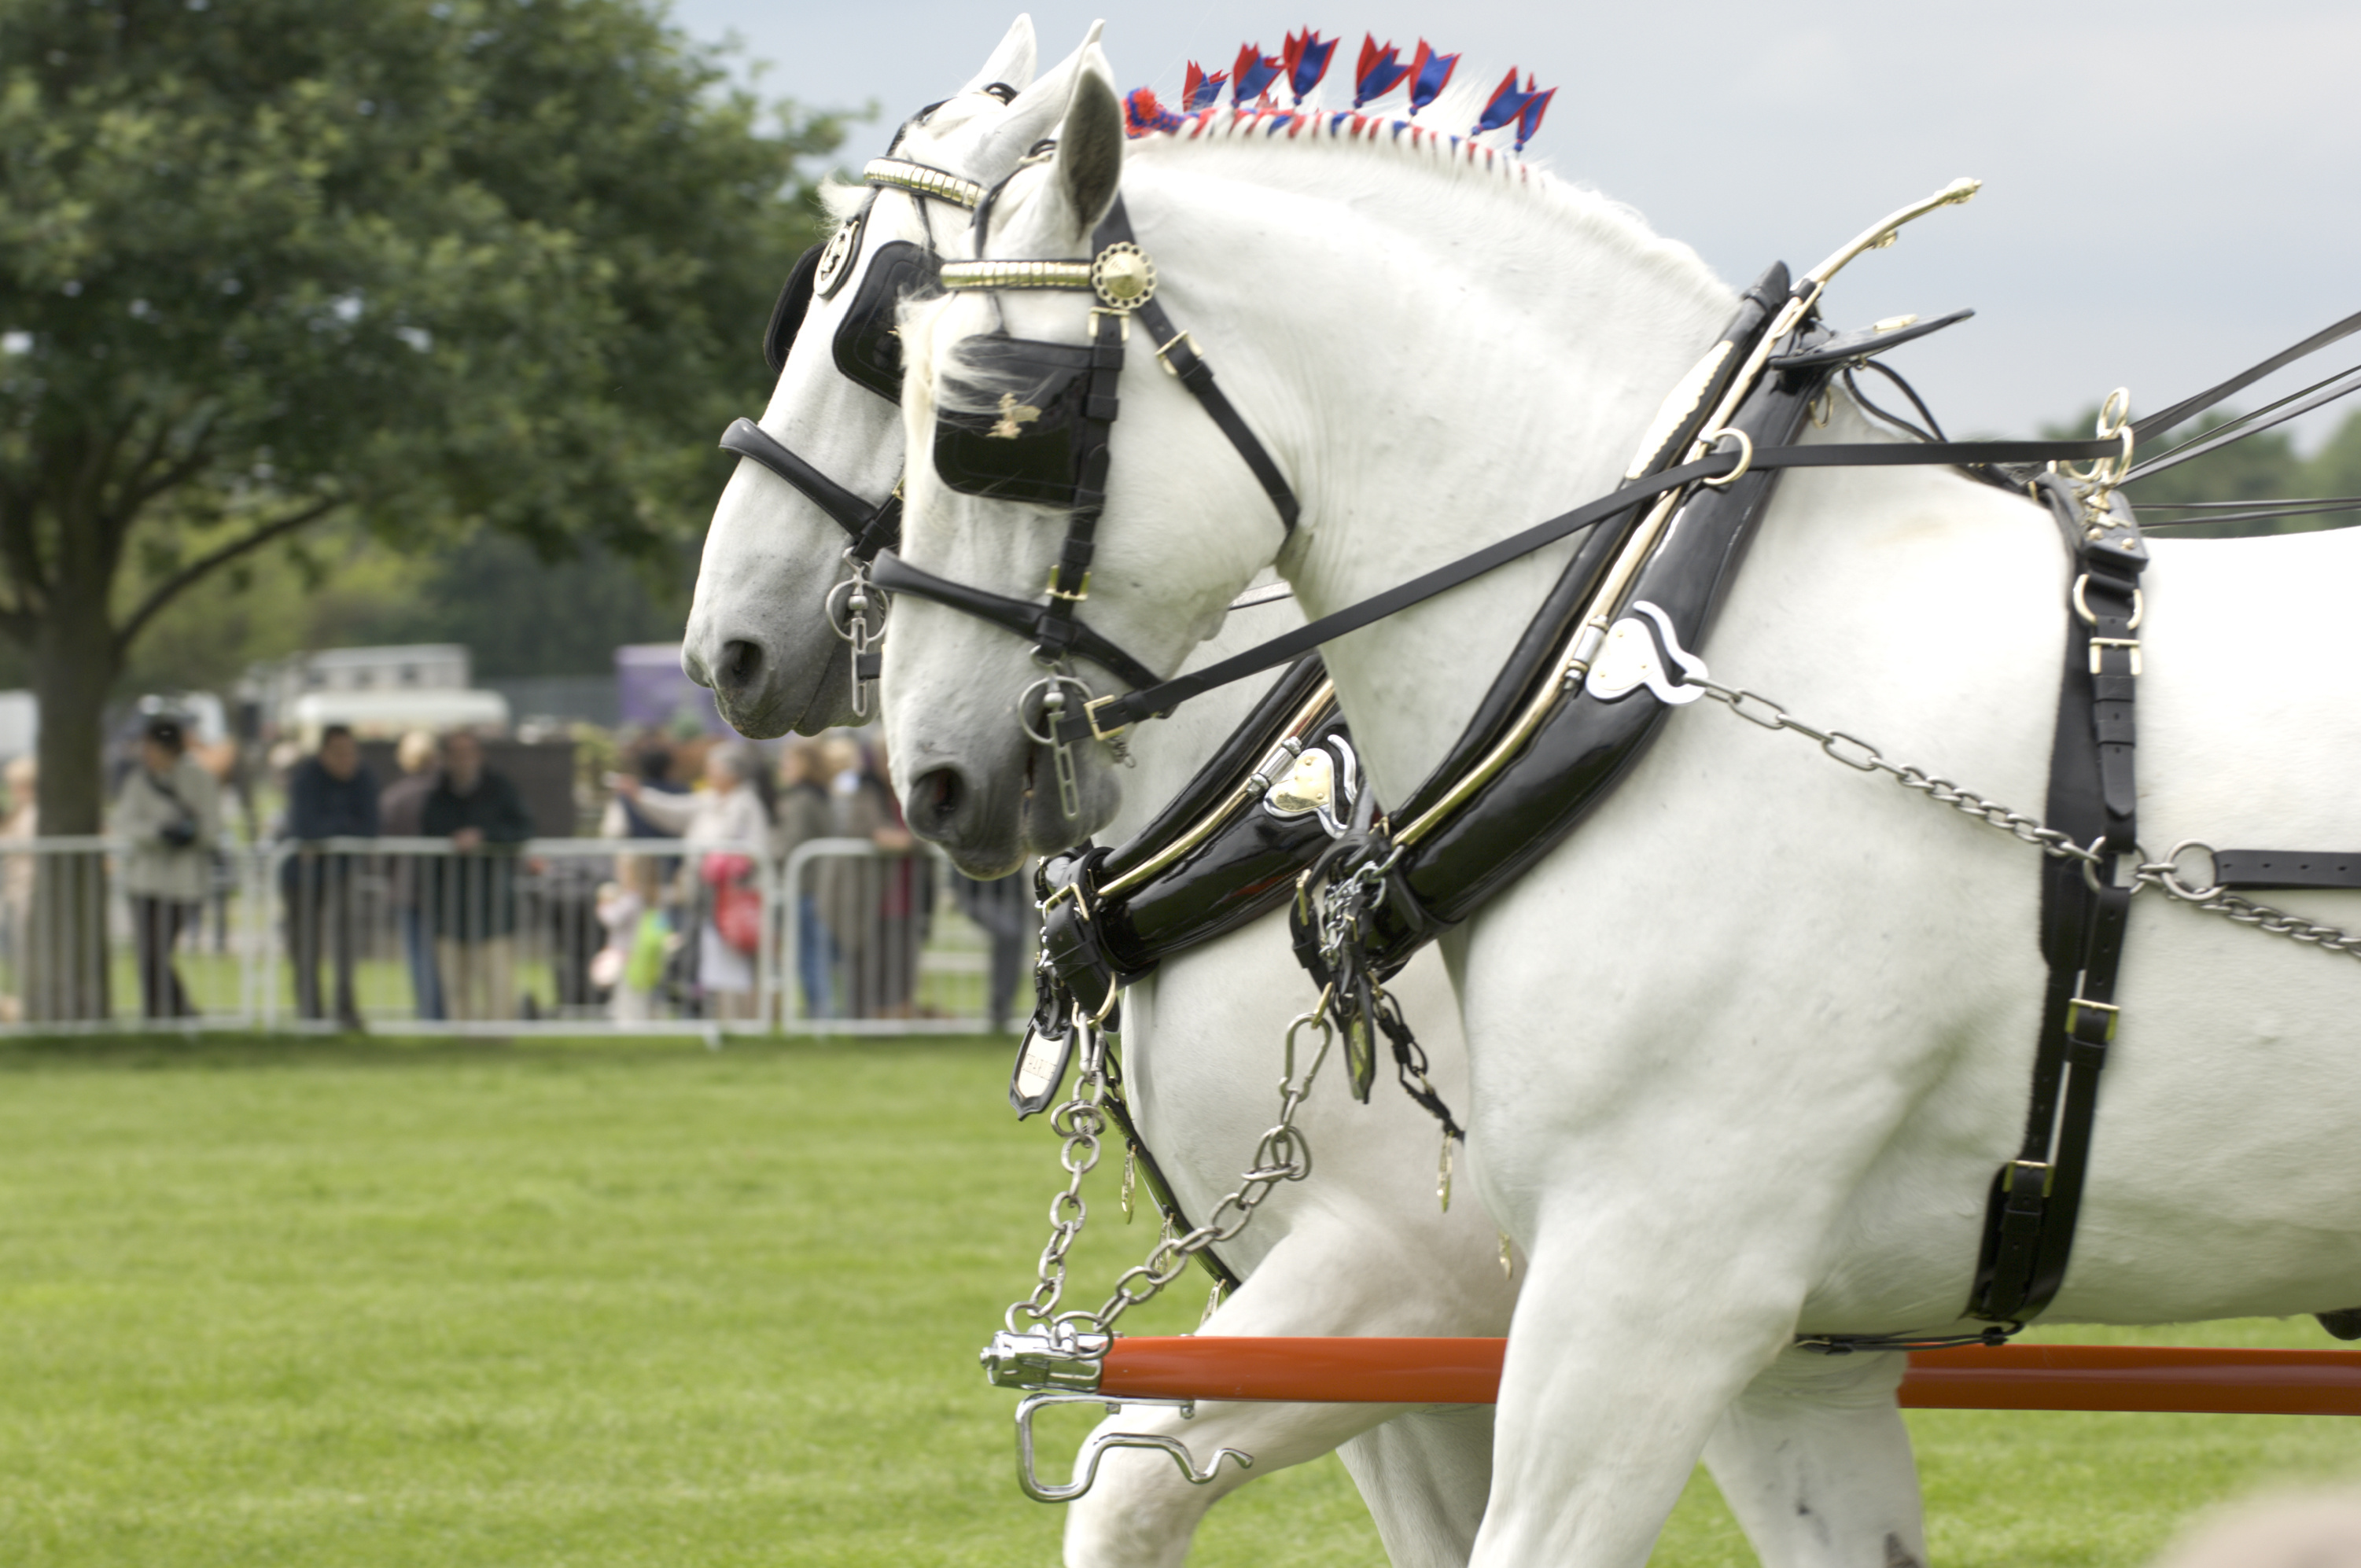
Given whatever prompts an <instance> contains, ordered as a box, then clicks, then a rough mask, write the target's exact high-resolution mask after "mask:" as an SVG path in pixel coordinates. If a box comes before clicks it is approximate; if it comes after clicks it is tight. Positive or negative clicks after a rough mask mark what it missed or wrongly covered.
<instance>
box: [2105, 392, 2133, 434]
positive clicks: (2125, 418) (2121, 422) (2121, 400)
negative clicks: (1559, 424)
mask: <svg viewBox="0 0 2361 1568" xmlns="http://www.w3.org/2000/svg"><path fill="white" fill-rule="evenodd" d="M2131 422H2132V389H2130V388H2129V387H2117V388H2116V389H2114V391H2112V392H2109V393H2108V394H2107V400H2106V401H2105V402H2103V403H2101V404H2100V405H2099V424H2098V431H2097V434H2098V436H2099V438H2100V439H2101V440H2104V439H2106V438H2107V437H2108V436H2110V435H2113V434H2114V433H2116V432H2118V431H2123V430H2128V429H2129V428H2131Z"/></svg>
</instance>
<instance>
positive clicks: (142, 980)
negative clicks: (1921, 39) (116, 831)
mask: <svg viewBox="0 0 2361 1568" xmlns="http://www.w3.org/2000/svg"><path fill="white" fill-rule="evenodd" d="M246 865H247V857H246V856H245V855H244V854H243V852H241V851H238V850H201V849H190V850H163V849H160V848H155V847H150V848H147V849H142V848H140V847H137V846H134V845H131V844H128V843H126V842H125V841H123V840H121V839H111V838H103V837H96V836H92V837H80V838H65V837H59V838H48V839H0V1029H5V1030H7V1031H9V1032H13V1033H18V1034H45V1035H46V1034H77V1033H91V1032H102V1031H103V1032H107V1033H119V1032H124V1031H128V1030H144V1029H164V1030H170V1031H174V1032H182V1031H187V1030H192V1029H200V1028H230V1029H246V1028H251V1027H252V1026H253V1023H254V1000H255V993H254V985H253V971H254V966H253V956H254V947H255V933H256V926H255V921H256V917H257V913H258V912H257V910H256V908H255V904H254V900H253V899H252V897H251V896H250V894H251V891H252V890H251V887H250V879H249V878H248V877H247V875H246V874H245V871H246Z"/></svg>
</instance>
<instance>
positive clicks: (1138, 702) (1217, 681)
mask: <svg viewBox="0 0 2361 1568" xmlns="http://www.w3.org/2000/svg"><path fill="white" fill-rule="evenodd" d="M2122 450H2123V444H2122V443H2121V442H2120V441H1949V442H1919V443H1891V444H1889V443H1878V444H1857V445H1856V444H1842V445H1831V446H1764V447H1757V448H1756V449H1755V450H1754V452H1753V454H1752V459H1751V464H1752V467H1754V468H1761V469H1771V468H1836V467H1857V466H1871V467H1904V466H1926V465H1932V466H1949V465H1956V464H1967V463H2043V462H2048V461H2050V460H2052V459H2054V458H2088V457H2107V456H2113V455H2115V454H2116V453H2119V452H2121V451H2122ZM1749 461H1750V460H1749V459H1748V458H1747V457H1746V456H1745V455H1742V454H1740V453H1735V452H1729V451H1719V452H1715V453H1713V454H1711V455H1708V456H1705V457H1701V458H1699V459H1698V460H1697V461H1696V462H1694V463H1683V464H1681V465H1679V466H1676V467H1672V468H1666V469H1664V470H1663V471H1662V472H1660V473H1656V474H1652V475H1650V476H1648V477H1646V478H1644V479H1641V480H1637V481H1635V482H1633V483H1632V484H1631V485H1629V486H1627V487H1626V488H1622V489H1620V490H1616V491H1614V492H1612V493H1611V494H1609V495H1604V496H1601V497H1599V498H1598V499H1597V500H1594V501H1590V502H1587V503H1586V504H1585V505H1582V506H1578V507H1576V508H1575V509H1574V510H1572V511H1569V512H1561V513H1560V514H1559V515H1557V516H1556V517H1554V518H1552V519H1550V520H1549V521H1547V522H1543V523H1536V524H1535V525H1534V526H1532V528H1529V529H1526V530H1525V531H1524V532H1521V533H1512V534H1510V536H1509V537H1508V538H1506V539H1503V540H1501V541H1499V543H1495V544H1490V545H1487V546H1486V547H1485V548H1483V549H1481V550H1478V551H1476V552H1475V553H1474V554H1467V555H1463V556H1461V557H1460V558H1459V559H1458V560H1456V561H1454V562H1451V563H1450V564H1449V565H1443V566H1438V567H1436V568H1435V569H1434V570H1433V571H1432V572H1429V573H1426V574H1425V575H1424V576H1418V577H1413V578H1411V580H1410V581H1409V582H1407V583H1403V584H1400V585H1399V586H1397V587H1391V588H1388V589H1387V590H1386V591H1385V592H1383V593H1381V594H1378V595H1376V596H1374V597H1372V598H1366V599H1363V600H1361V601H1360V602H1359V603H1358V604H1355V605H1348V606H1346V607H1345V609H1340V610H1338V611H1336V612H1335V613H1334V615H1326V616H1323V617H1321V618H1320V619H1319V620H1315V621H1312V623H1311V624H1310V625H1308V626H1303V627H1300V628H1298V629H1297V630H1293V631H1290V632H1288V633H1287V634H1285V635H1284V636H1280V637H1275V638H1273V639H1271V640H1270V641H1268V642H1262V643H1257V645H1256V646H1254V647H1252V648H1249V649H1247V650H1246V652H1243V653H1239V654H1237V655H1235V656H1234V657H1232V658H1228V659H1224V660H1222V661H1221V662H1220V663H1214V664H1209V665H1207V666H1206V667H1205V668H1203V669H1202V670H1197V671H1193V672H1191V673H1190V674H1185V675H1176V676H1174V677H1173V678H1172V679H1170V680H1169V681H1165V682H1163V683H1161V684H1160V685H1159V684H1157V683H1154V682H1148V683H1138V682H1135V683H1134V685H1136V686H1138V687H1140V688H1141V689H1136V690H1134V691H1132V692H1131V693H1130V694H1128V695H1127V696H1120V697H1116V698H1114V699H1112V700H1111V701H1107V702H1103V703H1099V704H1097V705H1095V706H1094V707H1093V708H1092V709H1091V710H1090V711H1089V712H1086V713H1083V714H1079V715H1073V716H1070V717H1068V718H1063V719H1061V720H1060V721H1059V724H1058V730H1057V733H1058V738H1059V739H1060V740H1066V741H1069V742H1072V741H1081V740H1091V739H1092V738H1093V732H1094V731H1095V733H1097V734H1101V735H1104V734H1108V733H1111V732H1113V731H1115V730H1116V729H1121V728H1123V727H1124V726H1125V725H1126V724H1136V723H1137V722H1138V721H1139V720H1141V719H1143V718H1148V716H1150V715H1151V714H1159V713H1169V712H1170V711H1171V710H1172V709H1173V708H1175V707H1179V706H1180V704H1182V703H1184V702H1187V701H1189V700H1190V699H1191V697H1197V696H1203V695H1204V694H1205V693H1207V692H1209V691H1213V690H1214V689H1215V688H1217V687H1220V686H1224V685H1229V684H1230V683H1231V682H1232V681H1241V680H1244V679H1246V677H1247V676H1248V675H1252V674H1259V673H1260V672H1262V671H1264V670H1268V669H1270V668H1272V667H1273V666H1275V665H1278V664H1283V663H1287V662H1288V661H1290V660H1291V659H1294V658H1297V657H1299V656H1300V655H1301V654H1304V653H1309V652H1312V651H1313V650H1314V649H1316V648H1318V647H1319V646H1320V645H1321V644H1322V643H1323V642H1328V641H1334V639H1336V638H1338V637H1342V636H1344V635H1345V633H1346V632H1348V631H1356V630H1359V629H1360V628H1362V627H1364V626H1367V625H1370V624H1372V623H1373V622H1376V621H1379V620H1384V619H1385V618H1386V617H1388V616H1389V615H1396V614H1399V613H1400V612H1401V611H1402V610H1405V609H1409V608H1410V607H1411V606H1412V605H1414V604H1421V603H1423V602H1424V601H1426V600H1427V599H1431V598H1434V597H1435V596H1436V595H1437V594H1440V593H1444V592H1446V591H1447V590H1449V589H1452V588H1455V587H1459V585H1461V584H1462V583H1466V582H1469V581H1472V580H1473V579H1475V578H1477V577H1480V576H1483V575H1484V574H1485V573H1487V572H1489V571H1492V570H1494V569H1496V568H1498V567H1500V566H1505V565H1508V564H1509V563H1510V562H1511V561H1514V560H1518V559H1520V558H1521V557H1523V556H1526V555H1530V554H1532V553H1533V552H1534V551H1536V550H1539V549H1541V548H1542V547H1543V545H1545V544H1550V543H1554V542H1556V541H1557V540H1560V539H1563V538H1565V536H1566V535H1568V534H1570V533H1574V532H1579V531H1580V530H1582V529H1586V528H1588V527H1590V526H1591V525H1593V524H1594V523H1598V522H1601V521H1605V520H1607V519H1608V518H1610V517H1614V516H1616V515H1618V514H1620V513H1621V512H1624V511H1628V510H1631V508H1632V507H1634V506H1636V505H1638V504H1639V503H1640V502H1642V501H1644V500H1647V499H1651V498H1653V497H1655V496H1660V495H1662V494H1664V492H1665V491H1666V490H1677V489H1679V488H1682V487H1684V486H1686V485H1689V484H1693V483H1695V482H1697V481H1698V480H1700V479H1713V478H1719V477H1722V476H1723V475H1726V474H1730V473H1733V472H1735V471H1736V470H1737V469H1738V468H1740V467H1741V466H1744V465H1746V464H1747V463H1748V462H1749ZM879 581H881V582H883V581H884V578H882V577H881V578H879ZM1110 667H1112V666H1110ZM1125 678H1126V680H1129V679H1131V677H1129V676H1126V677H1125Z"/></svg>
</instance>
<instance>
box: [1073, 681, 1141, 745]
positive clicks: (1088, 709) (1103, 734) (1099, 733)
mask: <svg viewBox="0 0 2361 1568" xmlns="http://www.w3.org/2000/svg"><path fill="white" fill-rule="evenodd" d="M1122 695H1123V694H1122V693H1120V692H1110V693H1108V694H1107V695H1106V696H1102V697H1093V699H1091V700H1090V701H1089V702H1086V703H1084V704H1082V717H1083V718H1086V719H1088V720H1089V721H1090V726H1091V739H1092V740H1114V739H1115V737H1117V736H1119V735H1121V734H1122V733H1123V732H1124V731H1125V730H1126V729H1130V728H1131V726H1130V725H1128V724H1118V725H1116V726H1115V728H1114V729H1100V728H1099V709H1100V708H1103V707H1105V706H1106V705H1107V704H1109V703H1111V702H1113V701H1115V698H1116V697H1118V696H1122Z"/></svg>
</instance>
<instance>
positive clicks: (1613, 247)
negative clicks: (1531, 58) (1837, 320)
mask: <svg viewBox="0 0 2361 1568" xmlns="http://www.w3.org/2000/svg"><path fill="white" fill-rule="evenodd" d="M1457 96H1458V94H1457V93H1452V92H1447V93H1445V95H1444V97H1443V98H1441V99H1439V100H1437V102H1436V103H1435V104H1433V106H1431V107H1430V108H1429V109H1428V110H1427V112H1426V114H1427V117H1428V118H1430V119H1433V120H1439V121H1441V122H1442V123H1444V124H1460V123H1465V121H1464V119H1463V117H1462V116H1461V115H1457V114H1455V113H1454V111H1456V110H1459V109H1461V108H1462V106H1463V104H1462V103H1460V102H1455V101H1454V100H1455V98H1457ZM1167 122H1168V123H1167V125H1166V126H1164V127H1160V128H1155V129H1149V130H1146V131H1143V132H1139V133H1137V134H1135V135H1134V136H1133V137H1132V138H1131V141H1130V144H1129V146H1128V147H1127V148H1126V156H1128V157H1133V158H1138V159H1141V160H1142V161H1143V162H1148V161H1154V162H1159V163H1161V162H1164V161H1165V160H1167V159H1171V160H1173V161H1174V162H1176V163H1177V162H1179V161H1180V160H1183V159H1189V158H1190V157H1191V155H1192V154H1197V153H1200V152H1211V151H1214V150H1215V149H1222V150H1224V151H1228V152H1231V153H1234V154H1235V155H1238V156H1239V157H1240V159H1241V160H1242V162H1243V163H1245V164H1246V165H1248V166H1250V168H1251V172H1252V173H1253V175H1255V176H1256V177H1257V178H1260V179H1264V180H1268V181H1271V182H1273V183H1277V184H1280V185H1282V186H1293V185H1295V184H1297V183H1299V182H1301V181H1316V183H1315V184H1310V185H1308V186H1307V188H1306V193H1307V194H1319V195H1322V196H1326V197H1332V198H1334V197H1345V198H1349V199H1354V200H1355V201H1356V204H1361V203H1367V210H1379V211H1381V210H1383V209H1384V208H1385V207H1386V206H1388V205H1393V206H1399V207H1401V208H1402V209H1403V214H1402V216H1403V220H1404V222H1405V223H1406V224H1411V225H1416V226H1418V227H1422V228H1428V227H1432V226H1433V225H1434V224H1435V222H1436V220H1437V217H1438V214H1436V213H1435V212H1433V211H1432V210H1428V209H1420V210H1416V211H1412V210H1411V206H1410V203H1406V202H1404V201H1403V196H1404V192H1403V191H1402V189H1401V183H1400V178H1399V173H1398V172H1397V171H1415V172H1417V173H1420V174H1423V175H1426V176H1429V177H1432V178H1433V179H1436V180H1440V181H1443V182H1444V190H1445V191H1447V192H1449V195H1448V197H1446V204H1447V205H1448V206H1450V207H1452V208H1455V209H1458V208H1465V209H1467V210H1466V211H1454V212H1451V213H1450V214H1447V215H1445V216H1444V221H1458V220H1463V219H1467V220H1472V219H1479V218H1481V217H1483V216H1485V215H1487V212H1486V210H1487V209H1489V210H1490V214H1491V215H1493V218H1494V221H1495V222H1497V221H1498V216H1497V213H1498V205H1499V203H1501V202H1503V201H1504V200H1505V201H1509V202H1513V203H1518V204H1520V205H1521V206H1523V207H1524V208H1525V210H1526V211H1527V213H1528V214H1531V216H1530V217H1528V218H1527V219H1526V220H1525V221H1524V222H1523V223H1520V224H1516V225H1514V226H1513V228H1512V229H1511V230H1510V232H1511V233H1514V232H1516V231H1517V230H1521V229H1526V228H1530V227H1532V226H1533V225H1532V219H1533V218H1538V219H1539V220H1540V225H1541V226H1542V227H1543V229H1545V230H1555V231H1558V232H1559V233H1564V232H1565V231H1567V230H1571V231H1573V233H1574V235H1575V236H1578V237H1580V238H1582V239H1584V240H1586V241H1587V242H1589V243H1590V244H1593V245H1597V246H1599V247H1603V248H1604V249H1606V250H1608V251H1609V252H1612V253H1618V254H1620V255H1622V256H1624V257H1626V258H1629V259H1630V260H1631V262H1633V263H1634V264H1635V265H1637V266H1639V267H1641V268H1642V269H1645V270H1647V271H1650V272H1653V273H1656V274H1658V275H1660V276H1661V278H1662V279H1663V280H1664V281H1665V282H1667V283H1670V284H1672V285H1673V286H1675V287H1676V288H1687V289H1691V290H1695V291H1699V292H1700V293H1701V294H1703V295H1706V296H1708V297H1709V298H1711V299H1712V300H1714V301H1716V302H1728V301H1729V300H1730V297H1731V291H1730V287H1729V285H1728V284H1726V283H1724V282H1723V281H1722V280H1720V279H1719V277H1718V276H1716V275H1715V273H1714V271H1713V269H1711V268H1709V267H1708V266H1707V265H1706V264H1705V261H1704V259H1703V258H1700V257H1699V256H1698V255H1697V252H1696V251H1695V250H1694V249H1692V248H1691V247H1689V246H1687V245H1686V244H1685V243H1683V242H1681V241H1679V240H1675V239H1667V238H1665V237H1664V236H1661V235H1658V234H1657V233H1656V232H1655V231H1654V230H1653V229H1652V228H1650V227H1649V226H1648V223H1647V220H1646V219H1644V218H1643V217H1642V216H1641V215H1640V214H1639V212H1638V211H1637V210H1636V209H1634V208H1632V207H1631V206H1628V205H1626V204H1625V203H1620V202H1617V201H1615V200H1613V199H1611V198H1609V197H1608V196H1605V195H1602V194H1601V193H1599V192H1597V191H1594V190H1591V189H1589V188H1588V187H1587V186H1581V185H1576V184H1574V183H1571V182H1569V181H1565V180H1561V179H1559V178H1558V177H1557V176H1556V175H1554V174H1553V173H1551V172H1550V171H1549V170H1547V169H1545V168H1543V167H1542V166H1541V165H1539V164H1538V163H1534V162H1532V161H1528V160H1526V159H1520V158H1517V157H1514V156H1512V155H1511V154H1510V153H1509V152H1507V151H1506V150H1504V149H1503V148H1500V147H1498V146H1495V145H1493V142H1494V137H1497V136H1498V135H1499V134H1500V133H1494V134H1493V135H1492V136H1464V137H1463V136H1453V135H1450V134H1448V133H1445V132H1441V131H1437V130H1434V129H1433V128H1432V127H1431V126H1427V125H1422V124H1420V123H1419V122H1418V121H1417V120H1412V119H1404V118H1400V117H1396V116H1392V115H1382V114H1363V113H1356V112H1354V111H1351V110H1325V109H1297V110H1284V109H1268V108H1258V109H1231V108H1213V109H1207V110H1203V111H1201V112H1199V113H1197V114H1193V115H1185V116H1180V117H1178V119H1177V122H1176V121H1174V120H1173V117H1171V116H1169V115H1168V116H1167ZM1323 154H1324V155H1327V156H1322V155H1323ZM1313 165H1316V169H1315V168H1314V167H1312V166H1313ZM1340 175H1341V176H1343V178H1344V179H1345V180H1350V181H1352V183H1351V184H1350V185H1349V186H1346V185H1343V184H1340V180H1339V177H1340ZM1356 175H1358V176H1359V177H1358V178H1356ZM1537 237H1538V236H1537Z"/></svg>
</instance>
